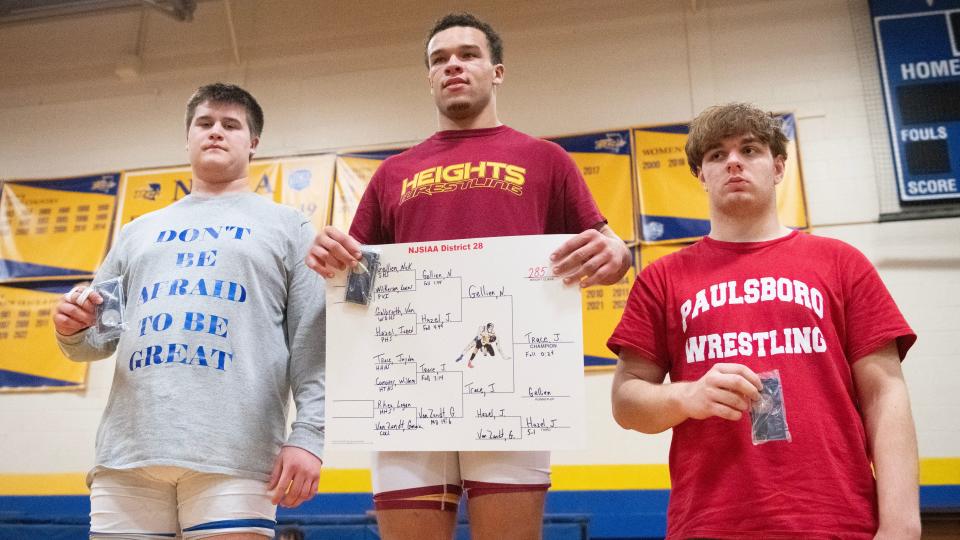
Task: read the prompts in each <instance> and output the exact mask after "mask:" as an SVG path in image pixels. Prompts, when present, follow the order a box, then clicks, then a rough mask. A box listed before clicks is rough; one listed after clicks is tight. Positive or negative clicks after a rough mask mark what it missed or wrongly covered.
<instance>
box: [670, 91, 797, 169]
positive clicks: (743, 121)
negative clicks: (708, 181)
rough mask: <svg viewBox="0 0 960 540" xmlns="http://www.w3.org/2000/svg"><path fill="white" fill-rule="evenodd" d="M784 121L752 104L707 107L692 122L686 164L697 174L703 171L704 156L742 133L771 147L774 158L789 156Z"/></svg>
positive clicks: (686, 149)
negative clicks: (727, 139) (782, 126)
mask: <svg viewBox="0 0 960 540" xmlns="http://www.w3.org/2000/svg"><path fill="white" fill-rule="evenodd" d="M781 124H782V121H781V120H780V119H779V118H777V116H776V115H775V114H773V113H770V112H766V111H763V110H760V109H758V108H757V107H754V106H753V105H750V104H749V103H727V104H726V105H714V106H713V107H709V108H707V109H705V110H704V111H703V112H701V113H700V114H698V115H697V117H696V118H694V119H693V121H692V122H690V134H689V136H688V137H687V144H686V147H685V148H684V150H685V151H686V153H687V165H689V166H690V172H692V173H693V175H694V176H697V174H698V173H699V172H700V166H701V165H702V164H703V156H704V154H706V153H707V151H709V150H710V149H711V148H713V147H714V146H716V145H718V144H720V141H722V140H724V139H726V138H729V137H737V136H740V135H752V136H753V137H756V138H757V140H758V141H760V142H762V143H764V144H766V145H767V146H769V147H770V153H771V154H773V157H775V158H776V157H778V156H780V157H783V159H784V160H786V159H787V136H786V135H784V134H783V130H782V129H781Z"/></svg>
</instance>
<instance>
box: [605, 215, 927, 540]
mask: <svg viewBox="0 0 960 540" xmlns="http://www.w3.org/2000/svg"><path fill="white" fill-rule="evenodd" d="M892 340H896V341H897V345H898V347H899V351H900V357H901V358H903V356H904V355H905V354H906V353H907V350H908V349H909V348H910V346H911V345H913V342H914V341H915V340H916V335H915V334H914V333H913V331H912V330H911V329H910V327H909V326H908V325H907V323H906V321H905V320H904V318H903V316H902V315H901V313H900V310H899V309H898V308H897V306H896V304H895V303H894V301H893V299H892V298H891V297H890V294H889V292H888V291H887V289H886V287H884V285H883V282H882V281H881V280H880V277H879V275H878V274H877V272H876V270H875V269H874V268H873V265H871V264H870V262H869V261H868V260H867V259H866V258H865V257H864V256H863V255H862V254H861V253H860V252H859V251H857V250H856V249H854V248H853V247H851V246H849V245H847V244H845V243H843V242H840V241H838V240H832V239H828V238H821V237H816V236H810V235H807V234H802V233H798V232H793V233H791V234H789V235H788V236H785V237H783V238H779V239H776V240H771V241H768V242H751V243H732V242H720V241H717V240H713V239H711V238H705V239H703V240H701V241H700V242H698V243H696V244H694V245H693V246H690V247H689V248H686V249H683V250H681V251H679V252H677V253H674V254H672V255H670V256H667V257H664V258H663V259H660V260H658V261H656V262H654V263H653V264H651V265H650V266H649V267H648V268H646V269H645V270H644V271H643V272H642V273H641V275H640V276H639V278H638V279H637V281H636V283H635V284H634V287H633V290H632V291H631V292H630V297H629V299H628V301H627V306H626V309H625V310H624V313H623V319H622V320H621V321H620V324H619V326H617V329H616V330H615V331H614V333H613V336H612V337H611V338H610V340H609V341H608V343H607V345H608V346H609V347H610V349H611V350H612V351H613V352H614V353H617V354H619V352H620V350H621V349H630V350H633V351H635V352H637V353H638V354H640V355H641V356H643V357H645V358H648V359H649V360H652V361H654V362H656V363H657V364H658V365H660V366H661V367H663V368H664V369H666V370H668V371H669V373H670V380H671V381H694V380H697V379H699V378H700V377H702V376H703V375H704V374H705V373H706V372H707V371H708V370H709V369H710V367H711V366H713V364H715V363H717V362H727V363H740V364H744V365H746V366H748V367H749V368H750V369H752V370H753V371H755V372H758V373H759V372H763V371H768V370H772V369H777V370H779V371H780V377H781V385H782V386H781V388H782V390H783V398H784V411H785V416H786V421H787V425H788V428H789V431H790V435H791V437H792V441H790V442H787V441H774V442H768V443H765V444H761V445H754V444H753V443H752V439H751V428H750V418H749V414H745V415H744V418H743V419H741V420H740V421H738V422H731V421H729V420H723V419H720V418H708V419H705V420H692V419H691V420H687V421H685V422H682V423H680V424H679V425H677V426H675V427H674V428H673V439H672V443H671V446H670V479H671V483H672V492H671V494H670V505H669V509H668V519H667V534H668V537H670V538H688V537H709V538H844V539H847V538H855V539H860V538H862V539H870V538H873V535H874V533H875V531H876V529H877V494H876V484H875V481H874V478H873V474H872V471H871V468H870V458H869V455H868V453H867V442H866V434H865V431H864V427H863V421H862V420H861V417H860V413H859V411H858V408H857V398H856V392H855V388H854V384H853V376H852V372H851V365H852V364H853V363H854V362H856V361H857V360H859V359H861V358H863V357H864V356H866V355H868V354H870V353H872V352H875V351H876V350H877V349H878V348H880V347H882V346H883V345H884V344H886V343H889V342H890V341H892Z"/></svg>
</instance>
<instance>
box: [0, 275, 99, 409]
mask: <svg viewBox="0 0 960 540" xmlns="http://www.w3.org/2000/svg"><path fill="white" fill-rule="evenodd" d="M77 281H79V279H78V280H77ZM74 284H75V282H74V281H37V282H28V283H5V284H2V285H0V351H2V353H0V392H11V391H24V390H81V389H83V387H84V385H85V383H86V379H87V365H88V364H87V363H86V362H73V361H71V360H68V359H67V358H66V357H65V356H64V355H63V353H61V352H60V348H59V347H57V341H56V340H55V339H54V338H53V332H54V330H53V318H52V317H53V310H54V309H55V307H56V305H57V302H59V301H60V298H61V296H62V295H63V294H64V293H66V292H67V291H69V290H70V289H71V288H72V287H73V286H74Z"/></svg>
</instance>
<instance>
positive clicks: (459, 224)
mask: <svg viewBox="0 0 960 540" xmlns="http://www.w3.org/2000/svg"><path fill="white" fill-rule="evenodd" d="M603 223H604V219H603V216H601V215H600V211H599V210H598V209H597V205H596V203H595V202H594V200H593V197H592V196H591V195H590V191H589V189H588V188H587V185H586V182H584V180H583V177H582V176H581V175H580V171H579V169H578V168H577V166H576V164H575V163H574V162H573V160H572V159H570V156H568V155H567V153H566V152H565V151H564V150H563V149H562V148H560V147H559V146H558V145H556V144H554V143H552V142H548V141H544V140H541V139H535V138H533V137H530V136H529V135H524V134H523V133H520V132H519V131H516V130H514V129H511V128H509V127H507V126H498V127H494V128H486V129H471V130H461V131H440V132H437V133H435V134H434V135H433V136H432V137H430V138H429V139H427V140H425V141H424V142H422V143H420V144H418V145H417V146H414V147H413V148H411V149H409V150H407V151H406V152H403V153H402V154H398V155H396V156H392V157H390V158H389V159H387V160H386V161H384V162H383V164H381V165H380V168H379V169H377V172H376V173H375V174H374V175H373V178H372V179H371V180H370V185H369V186H368V187H367V190H366V191H365V192H364V194H363V198H361V199H360V204H359V206H358V207H357V213H356V215H355V216H354V218H353V224H352V225H351V226H350V235H351V236H353V237H354V238H356V239H357V240H358V241H359V242H361V243H364V244H393V243H402V242H427V241H435V240H455V239H461V238H479V237H488V236H515V235H528V234H561V233H573V234H576V233H579V232H582V231H584V230H586V229H589V228H592V227H597V226H599V225H602V224H603Z"/></svg>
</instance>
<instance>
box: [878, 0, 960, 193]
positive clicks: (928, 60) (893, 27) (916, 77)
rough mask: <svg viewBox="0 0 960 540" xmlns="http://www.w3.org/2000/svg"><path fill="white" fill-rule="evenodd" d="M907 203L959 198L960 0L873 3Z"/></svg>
mask: <svg viewBox="0 0 960 540" xmlns="http://www.w3.org/2000/svg"><path fill="white" fill-rule="evenodd" d="M870 10H871V14H872V17H873V28H874V37H875V38H876V45H877V53H878V55H879V60H880V69H881V74H882V79H883V91H884V100H885V104H886V112H887V121H888V123H889V130H890V138H891V141H890V142H891V146H892V148H893V156H894V168H895V170H896V175H897V184H898V189H899V194H900V200H901V201H902V202H917V201H944V202H946V201H950V200H954V201H960V182H958V178H960V0H871V1H870Z"/></svg>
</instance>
